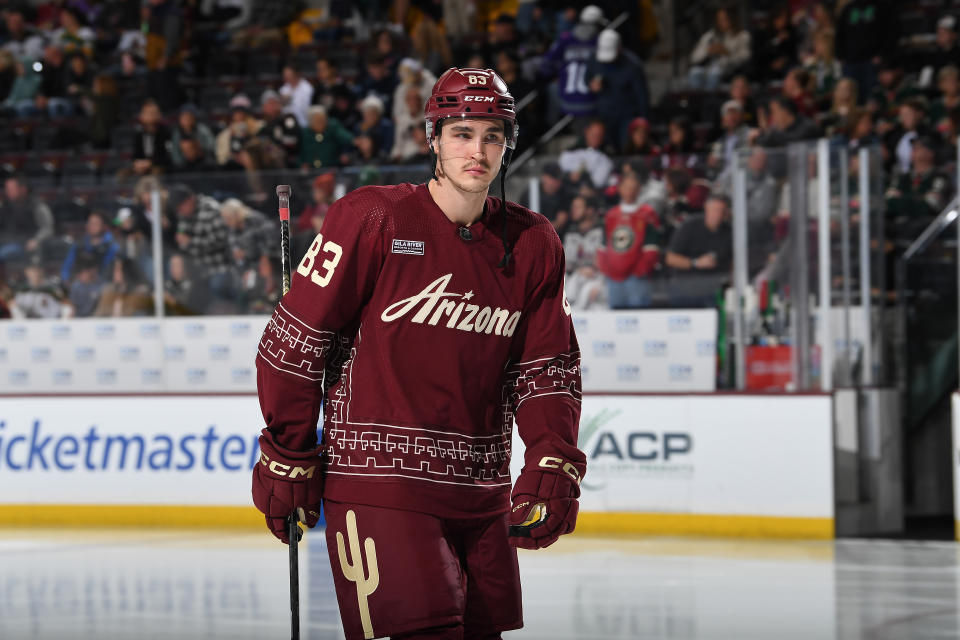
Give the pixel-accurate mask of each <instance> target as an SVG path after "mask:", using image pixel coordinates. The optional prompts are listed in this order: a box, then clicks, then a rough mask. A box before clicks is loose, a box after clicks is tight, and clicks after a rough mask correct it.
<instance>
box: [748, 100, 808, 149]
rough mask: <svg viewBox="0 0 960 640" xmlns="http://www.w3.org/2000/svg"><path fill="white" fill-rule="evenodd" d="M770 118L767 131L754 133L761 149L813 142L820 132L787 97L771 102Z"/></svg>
mask: <svg viewBox="0 0 960 640" xmlns="http://www.w3.org/2000/svg"><path fill="white" fill-rule="evenodd" d="M769 106H770V118H769V120H770V121H769V122H768V126H767V128H766V130H764V131H762V132H760V131H756V130H755V131H752V132H751V136H752V137H755V144H757V145H759V146H761V147H785V146H787V145H788V144H790V143H791V142H800V141H801V140H812V139H814V138H816V137H817V135H818V134H819V132H818V131H817V127H816V125H815V124H813V123H812V122H810V120H808V119H806V118H803V117H801V116H800V115H798V114H797V105H796V103H795V102H794V101H793V100H791V99H790V98H788V97H786V96H776V97H774V98H773V99H772V100H771V101H770V105H769Z"/></svg>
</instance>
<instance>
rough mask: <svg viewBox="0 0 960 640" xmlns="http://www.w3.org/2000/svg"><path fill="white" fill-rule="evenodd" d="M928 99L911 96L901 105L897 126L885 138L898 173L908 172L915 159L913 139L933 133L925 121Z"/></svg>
mask: <svg viewBox="0 0 960 640" xmlns="http://www.w3.org/2000/svg"><path fill="white" fill-rule="evenodd" d="M926 110H927V104H926V101H925V100H924V99H923V98H921V97H916V98H910V99H908V100H906V101H904V103H903V104H901V105H900V113H899V119H898V124H897V126H896V127H895V128H894V129H893V130H892V131H890V132H889V133H888V134H887V135H886V136H885V139H884V142H885V144H886V146H887V150H888V151H889V153H890V157H891V159H892V160H893V164H894V168H895V169H896V171H897V173H908V172H909V171H910V163H911V162H912V161H913V157H914V152H913V141H914V140H916V139H917V138H919V137H921V136H928V135H931V132H930V129H929V128H928V127H927V125H926V123H925V115H926Z"/></svg>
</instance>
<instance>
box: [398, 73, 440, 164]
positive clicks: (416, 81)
mask: <svg viewBox="0 0 960 640" xmlns="http://www.w3.org/2000/svg"><path fill="white" fill-rule="evenodd" d="M398 74H399V76H400V83H399V84H398V85H397V87H396V88H395V89H394V90H393V99H392V103H393V122H394V125H395V126H396V128H397V130H398V131H400V130H401V129H402V128H403V129H405V126H406V119H408V118H409V111H410V104H411V102H410V100H411V99H410V98H409V96H410V94H411V93H412V92H411V89H415V90H416V92H417V95H419V96H420V115H419V119H420V125H421V126H423V105H424V104H426V102H427V98H429V97H430V92H431V91H432V90H433V85H434V84H436V82H437V77H436V76H435V75H433V74H432V73H431V72H430V71H429V70H427V69H424V68H423V65H422V64H420V62H419V61H418V60H415V59H413V58H404V59H403V60H402V61H401V62H400V66H399V67H398ZM394 147H396V142H395V143H394ZM394 153H396V148H394Z"/></svg>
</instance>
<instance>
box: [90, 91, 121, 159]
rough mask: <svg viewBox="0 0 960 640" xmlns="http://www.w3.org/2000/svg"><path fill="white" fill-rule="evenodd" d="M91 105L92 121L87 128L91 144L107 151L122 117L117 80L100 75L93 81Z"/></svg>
mask: <svg viewBox="0 0 960 640" xmlns="http://www.w3.org/2000/svg"><path fill="white" fill-rule="evenodd" d="M90 105H91V112H90V120H89V122H88V126H87V133H88V135H89V136H90V142H91V143H93V146H94V147H95V148H97V149H105V148H107V147H109V146H110V136H111V134H112V133H113V130H114V128H115V127H116V126H117V122H118V121H119V117H120V116H119V112H120V96H119V93H118V91H117V80H116V78H114V77H113V76H111V75H108V74H100V75H98V76H96V77H95V78H94V79H93V87H92V91H91V95H90Z"/></svg>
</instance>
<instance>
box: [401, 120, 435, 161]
mask: <svg viewBox="0 0 960 640" xmlns="http://www.w3.org/2000/svg"><path fill="white" fill-rule="evenodd" d="M410 138H411V145H412V146H411V148H412V149H413V153H412V155H410V156H407V158H406V159H405V160H404V161H403V162H404V164H427V163H428V162H430V145H429V144H428V143H427V132H426V131H425V130H424V128H423V127H416V126H415V127H412V128H411V129H410Z"/></svg>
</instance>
